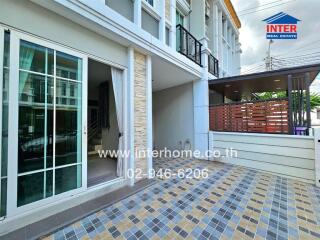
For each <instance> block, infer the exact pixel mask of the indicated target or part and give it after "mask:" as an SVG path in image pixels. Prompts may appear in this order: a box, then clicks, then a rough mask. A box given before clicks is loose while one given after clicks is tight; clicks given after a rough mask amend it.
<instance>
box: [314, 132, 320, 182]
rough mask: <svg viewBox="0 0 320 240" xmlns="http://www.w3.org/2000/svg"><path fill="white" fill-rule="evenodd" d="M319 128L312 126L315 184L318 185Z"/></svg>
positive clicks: (319, 176) (319, 174) (319, 162)
mask: <svg viewBox="0 0 320 240" xmlns="http://www.w3.org/2000/svg"><path fill="white" fill-rule="evenodd" d="M319 140H320V129H318V128H314V152H315V175H316V179H315V181H316V186H317V187H320V142H318V141H319Z"/></svg>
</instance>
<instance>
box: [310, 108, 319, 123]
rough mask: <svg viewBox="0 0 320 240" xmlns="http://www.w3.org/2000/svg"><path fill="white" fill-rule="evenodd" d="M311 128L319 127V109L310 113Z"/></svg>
mask: <svg viewBox="0 0 320 240" xmlns="http://www.w3.org/2000/svg"><path fill="white" fill-rule="evenodd" d="M311 126H312V127H320V108H316V109H314V110H312V111H311Z"/></svg>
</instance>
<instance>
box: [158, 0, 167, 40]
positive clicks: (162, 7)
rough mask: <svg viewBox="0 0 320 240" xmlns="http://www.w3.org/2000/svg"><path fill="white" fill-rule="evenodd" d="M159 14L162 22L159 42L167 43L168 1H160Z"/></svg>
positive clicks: (160, 23)
mask: <svg viewBox="0 0 320 240" xmlns="http://www.w3.org/2000/svg"><path fill="white" fill-rule="evenodd" d="M159 8H160V9H159V13H160V17H161V18H160V22H159V40H160V41H161V42H164V43H165V42H166V1H165V0H160V1H159Z"/></svg>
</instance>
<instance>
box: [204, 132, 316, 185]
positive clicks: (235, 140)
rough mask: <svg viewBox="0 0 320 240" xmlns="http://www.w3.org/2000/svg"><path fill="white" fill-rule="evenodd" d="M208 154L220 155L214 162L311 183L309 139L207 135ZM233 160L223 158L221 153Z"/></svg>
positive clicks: (312, 150)
mask: <svg viewBox="0 0 320 240" xmlns="http://www.w3.org/2000/svg"><path fill="white" fill-rule="evenodd" d="M209 135H210V138H209V144H210V149H211V150H218V151H220V152H221V156H222V157H221V158H216V159H214V160H217V161H221V162H225V163H230V164H235V165H240V166H245V167H249V168H255V169H257V170H262V171H267V172H270V173H273V174H277V175H281V176H284V177H289V178H297V179H299V180H302V181H307V182H312V183H314V182H315V178H316V176H315V141H314V138H313V137H311V136H307V137H306V136H291V135H275V134H274V135H271V134H250V133H224V132H210V134H209ZM226 148H228V149H230V148H232V149H233V150H235V151H236V152H237V156H236V157H235V155H233V157H230V158H225V156H226V154H225V149H226Z"/></svg>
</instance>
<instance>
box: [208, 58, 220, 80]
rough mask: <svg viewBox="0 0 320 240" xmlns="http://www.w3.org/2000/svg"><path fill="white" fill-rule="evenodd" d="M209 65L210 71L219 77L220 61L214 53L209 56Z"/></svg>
mask: <svg viewBox="0 0 320 240" xmlns="http://www.w3.org/2000/svg"><path fill="white" fill-rule="evenodd" d="M208 65H209V72H210V73H211V74H212V75H214V76H216V77H217V78H218V77H219V61H218V59H216V58H215V57H214V56H213V55H212V54H210V55H209V56H208Z"/></svg>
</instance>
